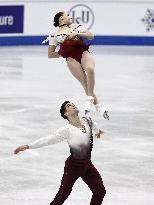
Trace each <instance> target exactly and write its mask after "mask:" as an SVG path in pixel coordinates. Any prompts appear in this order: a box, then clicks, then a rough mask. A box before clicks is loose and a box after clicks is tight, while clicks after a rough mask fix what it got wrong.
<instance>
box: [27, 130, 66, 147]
mask: <svg viewBox="0 0 154 205" xmlns="http://www.w3.org/2000/svg"><path fill="white" fill-rule="evenodd" d="M68 137H69V131H68V127H67V126H64V127H61V128H59V129H58V130H57V131H56V132H55V133H54V134H53V135H49V136H47V137H42V138H40V139H38V140H36V141H34V142H32V143H31V144H29V145H28V146H29V148H30V149H37V148H40V147H44V146H48V145H53V144H57V143H59V142H62V141H64V140H67V139H68Z"/></svg>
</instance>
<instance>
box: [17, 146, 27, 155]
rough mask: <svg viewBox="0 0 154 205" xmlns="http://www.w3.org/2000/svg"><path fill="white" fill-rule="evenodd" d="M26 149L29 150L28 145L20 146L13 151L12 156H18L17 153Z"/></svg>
mask: <svg viewBox="0 0 154 205" xmlns="http://www.w3.org/2000/svg"><path fill="white" fill-rule="evenodd" d="M26 149H29V146H28V145H22V146H20V147H17V148H16V149H15V150H14V154H18V153H19V152H21V151H25V150H26Z"/></svg>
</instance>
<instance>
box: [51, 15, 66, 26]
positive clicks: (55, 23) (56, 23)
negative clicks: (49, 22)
mask: <svg viewBox="0 0 154 205" xmlns="http://www.w3.org/2000/svg"><path fill="white" fill-rule="evenodd" d="M63 14H64V12H58V13H57V14H56V15H55V17H54V24H53V25H54V26H55V27H57V26H59V18H60V17H61V16H62V15H63Z"/></svg>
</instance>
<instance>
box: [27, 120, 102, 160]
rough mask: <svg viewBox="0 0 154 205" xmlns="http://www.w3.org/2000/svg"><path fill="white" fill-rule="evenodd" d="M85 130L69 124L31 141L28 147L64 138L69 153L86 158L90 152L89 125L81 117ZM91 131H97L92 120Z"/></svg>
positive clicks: (95, 132) (34, 147) (39, 145)
mask: <svg viewBox="0 0 154 205" xmlns="http://www.w3.org/2000/svg"><path fill="white" fill-rule="evenodd" d="M81 120H82V122H83V124H84V126H85V129H86V132H83V130H82V129H80V128H77V127H75V126H73V125H71V124H68V125H65V126H63V127H61V128H59V129H58V130H57V131H56V132H55V133H54V134H53V135H50V136H48V137H44V138H40V139H38V140H36V141H34V142H33V143H31V144H29V148H30V149H36V148H40V147H43V146H47V145H52V144H57V143H59V142H62V141H64V140H66V141H67V142H68V144H69V147H70V151H71V153H74V155H75V156H77V158H86V156H87V155H88V153H89V152H90V139H91V134H90V127H89V125H88V122H87V120H86V119H83V118H82V119H81ZM92 131H93V133H94V134H97V133H98V132H99V129H98V128H97V124H96V123H95V122H94V121H92Z"/></svg>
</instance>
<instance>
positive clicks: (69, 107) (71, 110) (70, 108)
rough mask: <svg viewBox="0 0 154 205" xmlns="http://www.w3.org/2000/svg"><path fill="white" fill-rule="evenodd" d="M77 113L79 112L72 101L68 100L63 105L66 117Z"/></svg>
mask: <svg viewBox="0 0 154 205" xmlns="http://www.w3.org/2000/svg"><path fill="white" fill-rule="evenodd" d="M78 113H79V110H78V108H77V107H76V106H75V105H74V104H73V103H71V102H69V103H67V104H66V105H65V115H66V116H67V117H70V116H72V115H74V114H78Z"/></svg>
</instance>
